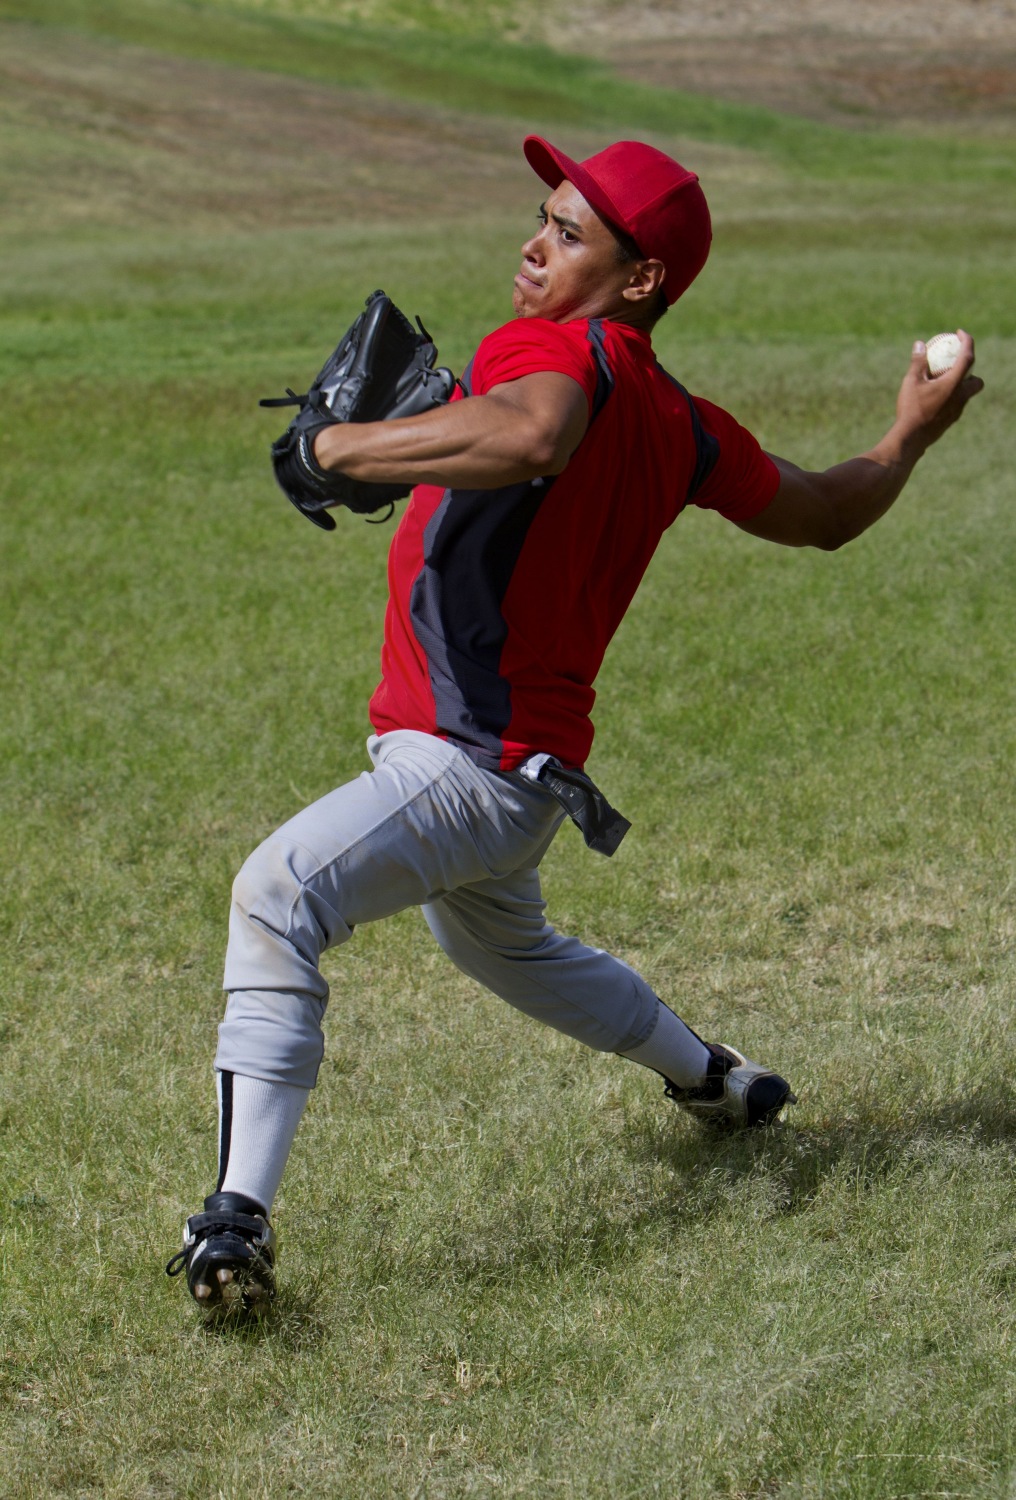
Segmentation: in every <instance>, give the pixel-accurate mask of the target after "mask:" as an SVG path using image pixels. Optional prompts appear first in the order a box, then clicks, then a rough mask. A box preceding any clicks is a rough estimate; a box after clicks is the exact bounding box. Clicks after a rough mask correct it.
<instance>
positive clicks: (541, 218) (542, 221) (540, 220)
mask: <svg viewBox="0 0 1016 1500" xmlns="http://www.w3.org/2000/svg"><path fill="white" fill-rule="evenodd" d="M536 222H537V224H539V226H540V228H541V229H546V227H547V215H546V214H545V213H544V212H543V209H542V208H541V209H540V211H539V213H538V214H537V215H536Z"/></svg>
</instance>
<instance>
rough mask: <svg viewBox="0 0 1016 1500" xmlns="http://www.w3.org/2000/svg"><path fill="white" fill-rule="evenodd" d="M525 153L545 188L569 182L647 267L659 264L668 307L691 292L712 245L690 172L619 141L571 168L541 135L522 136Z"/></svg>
mask: <svg viewBox="0 0 1016 1500" xmlns="http://www.w3.org/2000/svg"><path fill="white" fill-rule="evenodd" d="M522 149H523V150H524V151H525V153H526V160H527V161H528V163H529V165H530V166H531V167H532V169H533V171H534V172H535V173H536V175H537V176H538V177H542V178H543V181H544V182H545V183H546V184H547V186H548V187H552V188H556V187H559V186H560V185H561V183H562V182H564V181H565V180H566V179H567V181H568V182H570V183H571V184H572V186H573V187H576V188H578V190H579V192H580V193H581V194H582V196H583V198H585V200H586V202H587V203H588V204H589V205H590V207H592V208H594V209H595V210H596V212H597V213H598V214H599V215H600V217H601V218H602V219H605V220H606V221H607V223H608V224H609V225H610V226H611V227H612V228H613V229H620V230H621V231H622V232H623V233H624V234H626V235H628V236H629V238H630V239H633V240H634V241H635V243H636V245H637V246H638V248H639V250H640V251H641V252H642V254H643V255H644V256H645V257H646V259H647V260H662V262H663V264H664V265H665V266H666V268H667V275H666V279H665V280H664V283H663V294H664V296H665V297H666V299H667V302H668V303H671V302H676V301H677V299H678V297H680V295H681V293H682V292H686V291H687V290H688V288H689V287H690V286H691V284H692V282H693V281H694V280H695V277H696V276H697V275H698V273H699V272H700V271H701V269H702V267H703V266H704V265H705V263H706V257H707V256H708V254H709V246H710V244H711V243H712V238H713V230H712V225H711V223H710V220H709V209H708V207H707V205H706V198H705V194H704V193H703V191H702V189H701V188H700V187H699V180H698V178H697V177H696V175H695V173H694V172H689V171H688V169H687V167H682V166H681V164H680V162H676V161H674V159H673V157H670V156H667V155H666V154H665V153H664V152H663V151H657V149H656V147H655V146H646V145H644V144H643V142H642V141H618V142H616V144H615V145H613V146H608V147H607V149H606V151H600V152H598V153H597V155H596V156H590V157H589V158H588V159H587V160H586V161H583V162H578V161H572V159H571V157H570V156H565V154H564V152H563V151H558V149H557V147H556V146H552V145H551V144H550V142H549V141H545V140H543V138H542V137H541V136H538V135H527V136H526V139H525V141H524V143H523V147H522Z"/></svg>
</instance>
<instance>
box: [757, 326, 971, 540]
mask: <svg viewBox="0 0 1016 1500" xmlns="http://www.w3.org/2000/svg"><path fill="white" fill-rule="evenodd" d="M960 337H961V343H962V350H961V353H960V357H959V359H958V360H957V361H956V363H955V365H953V367H952V369H951V370H947V371H946V373H945V374H944V375H939V376H937V377H936V378H935V379H932V378H931V377H930V376H929V374H928V369H927V363H926V353H925V346H924V344H922V343H918V344H915V345H914V351H913V355H912V357H911V361H910V367H909V369H908V370H907V373H906V375H905V376H904V378H903V383H902V385H901V386H900V390H899V395H898V397H897V401H896V420H895V421H894V423H893V425H892V426H891V427H890V429H889V431H888V432H887V433H886V435H885V437H884V438H883V439H882V440H881V442H879V443H877V444H876V445H875V447H874V448H872V449H870V450H869V451H868V452H867V453H862V454H860V455H859V456H858V457H857V458H851V459H848V460H847V462H846V463H842V464H836V465H834V467H833V468H831V469H825V470H822V471H818V472H811V471H809V470H806V469H800V468H798V467H797V465H796V464H793V463H791V462H790V461H789V460H788V459H785V458H778V457H777V456H776V455H775V454H770V457H771V458H772V460H773V462H774V463H775V464H776V467H777V468H778V469H779V472H780V485H779V489H778V490H777V491H776V495H775V496H774V498H773V500H772V501H771V502H770V503H769V505H767V506H766V508H765V509H764V510H762V511H760V512H759V513H758V515H756V516H753V517H752V518H751V519H750V520H747V521H739V522H737V524H738V525H739V526H740V527H741V528H742V530H744V531H748V532H750V533H751V535H752V536H758V537H762V538H763V539H764V540H766V541H770V542H778V543H781V544H782V545H783V546H785V547H819V548H821V549H822V550H823V551H827V552H833V551H835V550H836V549H837V548H838V547H842V546H843V545H844V544H845V543H846V542H850V541H853V539H854V537H857V536H860V535H861V533H862V532H864V531H867V529H868V527H869V526H873V525H874V523H875V522H876V521H877V520H878V519H879V518H880V517H881V516H884V515H885V513H886V511H887V510H888V509H889V507H890V506H891V505H892V503H893V501H894V500H895V499H896V497H897V496H898V495H899V493H900V491H901V490H902V489H903V486H904V485H905V484H906V482H907V480H908V479H909V478H910V475H911V474H912V473H913V471H914V467H915V465H916V464H917V462H918V460H919V459H920V458H921V457H922V456H923V455H924V453H926V452H927V450H928V448H930V447H931V445H932V443H935V442H937V441H938V439H939V438H940V437H941V436H942V434H943V433H944V432H946V431H947V430H948V429H949V428H950V427H951V426H952V425H953V423H954V422H957V421H958V420H959V418H960V417H961V416H962V414H963V410H964V408H965V406H966V404H967V402H968V401H969V400H970V398H971V397H972V396H976V395H977V393H978V391H980V390H982V389H983V387H984V382H983V381H982V380H980V379H979V378H978V377H977V376H974V375H971V374H970V369H971V367H972V365H973V363H974V341H973V339H972V338H971V337H970V335H969V334H968V333H961V335H960Z"/></svg>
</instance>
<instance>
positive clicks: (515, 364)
mask: <svg viewBox="0 0 1016 1500" xmlns="http://www.w3.org/2000/svg"><path fill="white" fill-rule="evenodd" d="M541 371H553V372H557V373H560V374H564V375H569V376H571V377H572V378H573V379H575V380H578V381H579V383H580V384H582V385H583V386H591V385H592V384H593V383H594V382H595V359H594V355H593V351H592V348H591V346H590V343H589V321H588V319H586V318H579V319H576V320H575V321H574V322H571V323H553V322H551V321H550V320H549V319H547V318H513V319H512V321H511V322H510V323H504V324H502V326H501V327H500V328H495V329H494V330H493V332H492V333H488V334H487V336H486V338H485V339H483V340H482V342H481V344H480V346H479V348H478V349H477V351H476V355H475V357H474V359H473V363H472V365H471V367H470V374H471V381H472V389H473V392H474V394H477V395H482V394H483V393H484V392H485V391H487V390H489V389H490V388H491V387H492V386H494V385H499V384H501V383H502V382H504V381H509V380H518V379H519V378H520V377H522V376H524V375H530V374H536V373H538V372H541Z"/></svg>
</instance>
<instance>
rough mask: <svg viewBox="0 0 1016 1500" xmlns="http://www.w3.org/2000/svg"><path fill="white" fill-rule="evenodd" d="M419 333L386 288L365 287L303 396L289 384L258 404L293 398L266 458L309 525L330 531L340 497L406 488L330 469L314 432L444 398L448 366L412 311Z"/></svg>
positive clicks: (376, 502) (374, 499) (398, 494)
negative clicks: (353, 316)
mask: <svg viewBox="0 0 1016 1500" xmlns="http://www.w3.org/2000/svg"><path fill="white" fill-rule="evenodd" d="M416 321H417V325H418V327H419V330H420V331H419V333H417V331H416V329H415V328H414V327H413V325H412V323H410V321H409V319H408V318H407V317H406V315H405V313H402V312H400V311H399V309H398V308H397V307H396V306H395V304H394V302H393V301H392V300H391V298H390V297H386V296H385V294H384V292H371V294H370V296H369V297H368V298H367V305H366V307H365V309H364V311H363V312H362V313H361V314H360V316H359V317H358V318H357V320H356V322H355V323H354V324H353V326H352V327H351V328H350V329H349V331H348V332H347V333H346V334H345V336H344V337H343V338H342V339H340V341H339V344H338V347H337V348H336V350H335V352H334V353H333V354H331V355H330V356H329V358H328V360H327V362H326V364H325V367H324V369H323V370H322V371H321V373H320V374H319V375H318V376H317V378H316V380H315V381H314V384H313V385H312V386H311V388H310V390H309V391H308V392H307V394H306V395H305V396H297V395H296V394H295V392H293V391H290V390H287V392H286V395H285V396H280V397H279V398H278V399H277V400H268V401H262V402H261V403H260V404H261V405H262V406H298V407H299V408H300V411H299V414H298V415H297V416H295V417H294V418H293V420H292V422H290V424H289V426H288V427H287V428H286V430H285V432H284V433H283V434H282V436H281V437H280V438H279V440H278V442H275V443H273V444H272V463H273V465H274V467H275V477H276V479H277V480H278V481H279V485H280V486H281V488H282V489H283V490H284V491H285V493H286V494H287V495H288V496H289V498H290V500H292V502H293V504H294V505H295V506H296V508H297V510H298V511H301V512H302V513H303V515H305V516H306V517H307V519H308V521H313V522H314V525H315V526H321V527H323V529H324V530H325V531H333V530H334V529H335V522H334V520H333V519H332V517H331V516H330V515H329V514H328V510H329V509H330V508H331V507H332V506H333V505H346V506H348V507H349V509H350V510H353V511H356V512H358V513H359V514H361V515H363V514H366V513H370V512H372V511H376V510H380V509H381V507H382V506H383V505H387V506H388V507H389V509H388V512H387V514H386V515H384V516H381V517H379V519H380V520H387V519H388V516H390V515H391V513H392V509H393V508H394V506H393V502H394V501H396V500H402V499H404V498H405V496H406V495H408V494H409V491H410V486H409V485H407V484H367V483H366V482H364V481H363V480H358V479H350V478H348V477H347V476H346V475H345V474H337V473H328V472H326V471H325V470H324V469H322V468H321V466H320V464H319V463H318V462H317V461H316V459H315V457H314V439H315V438H316V437H317V435H318V433H319V432H320V431H321V430H322V428H324V427H330V426H331V425H332V423H334V422H386V421H390V420H391V419H392V418H393V417H415V416H418V415H419V414H420V412H424V411H430V409H431V407H434V406H443V405H444V404H445V402H446V401H447V400H448V399H449V398H450V396H451V394H452V391H453V390H454V389H455V376H454V375H453V374H452V372H451V370H446V369H443V368H442V369H435V368H434V365H435V362H436V360H437V349H436V348H435V346H434V342H433V340H432V339H431V337H430V334H429V333H428V332H427V330H426V329H425V328H424V326H423V324H422V323H421V322H420V320H419V318H417V320H416Z"/></svg>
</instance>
